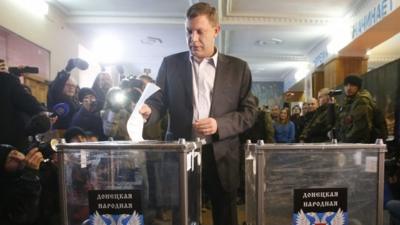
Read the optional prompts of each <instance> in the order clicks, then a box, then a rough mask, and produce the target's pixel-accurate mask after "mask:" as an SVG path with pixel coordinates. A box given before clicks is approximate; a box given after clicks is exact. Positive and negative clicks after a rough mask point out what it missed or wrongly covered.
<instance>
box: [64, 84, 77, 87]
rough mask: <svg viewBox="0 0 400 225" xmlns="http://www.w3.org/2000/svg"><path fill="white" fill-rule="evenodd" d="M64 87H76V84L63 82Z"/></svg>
mask: <svg viewBox="0 0 400 225" xmlns="http://www.w3.org/2000/svg"><path fill="white" fill-rule="evenodd" d="M65 87H68V88H76V87H78V86H77V85H75V84H69V83H66V84H65Z"/></svg>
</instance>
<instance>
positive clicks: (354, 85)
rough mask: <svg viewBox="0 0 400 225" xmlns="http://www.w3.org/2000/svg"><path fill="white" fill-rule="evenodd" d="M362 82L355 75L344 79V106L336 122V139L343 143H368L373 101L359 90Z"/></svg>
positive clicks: (371, 123) (366, 92)
mask: <svg viewBox="0 0 400 225" xmlns="http://www.w3.org/2000/svg"><path fill="white" fill-rule="evenodd" d="M361 87H362V80H361V78H360V77H359V76H357V75H349V76H347V77H346V78H345V79H344V93H345V95H346V96H345V98H344V104H343V106H342V107H340V109H339V117H338V120H337V126H336V127H337V131H338V139H339V141H340V142H343V143H370V142H371V138H370V135H371V130H372V126H373V110H374V108H375V101H374V100H373V99H372V97H371V94H370V93H369V92H368V91H367V90H365V89H361Z"/></svg>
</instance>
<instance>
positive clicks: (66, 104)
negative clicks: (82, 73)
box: [47, 58, 88, 130]
mask: <svg viewBox="0 0 400 225" xmlns="http://www.w3.org/2000/svg"><path fill="white" fill-rule="evenodd" d="M75 67H77V68H79V69H81V70H86V69H87V68H88V64H87V62H85V61H83V60H82V59H79V58H76V59H70V60H68V63H67V66H66V67H65V69H64V70H62V71H60V72H58V74H57V77H56V78H55V79H54V80H53V82H51V84H50V86H49V92H48V93H47V106H48V108H49V110H50V111H54V112H55V113H56V114H57V115H58V120H57V121H56V123H55V124H54V125H53V128H54V129H61V130H66V129H68V127H69V126H70V123H71V120H72V117H73V116H74V114H75V113H76V112H77V111H78V109H79V102H78V98H77V90H78V84H77V83H76V81H75V80H74V79H72V78H71V71H72V70H73V69H74V68H75Z"/></svg>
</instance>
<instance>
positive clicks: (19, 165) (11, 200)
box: [0, 145, 43, 225]
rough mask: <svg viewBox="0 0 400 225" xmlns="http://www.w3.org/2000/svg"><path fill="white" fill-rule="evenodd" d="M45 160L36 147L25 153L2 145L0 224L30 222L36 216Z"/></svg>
mask: <svg viewBox="0 0 400 225" xmlns="http://www.w3.org/2000/svg"><path fill="white" fill-rule="evenodd" d="M42 161H43V155H42V153H41V152H40V151H39V150H38V149H37V148H35V149H32V150H30V151H29V152H28V153H27V154H26V155H24V154H22V153H21V152H19V151H18V150H16V149H15V148H14V147H12V146H10V145H0V183H1V185H0V199H1V201H0V224H2V225H14V224H23V225H28V224H32V223H33V222H34V221H35V220H36V219H37V215H38V210H39V207H38V206H39V198H40V193H41V185H40V179H39V176H38V172H39V166H40V163H41V162H42Z"/></svg>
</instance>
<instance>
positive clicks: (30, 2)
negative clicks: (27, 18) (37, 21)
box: [15, 0, 49, 16]
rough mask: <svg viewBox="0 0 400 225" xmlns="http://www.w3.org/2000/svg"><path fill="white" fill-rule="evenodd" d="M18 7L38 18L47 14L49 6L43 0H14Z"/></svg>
mask: <svg viewBox="0 0 400 225" xmlns="http://www.w3.org/2000/svg"><path fill="white" fill-rule="evenodd" d="M15 2H16V3H17V4H18V5H20V7H22V8H24V9H25V10H28V11H30V12H31V13H33V14H35V15H38V16H45V15H47V13H49V5H48V4H47V2H45V1H44V0H16V1H15Z"/></svg>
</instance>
